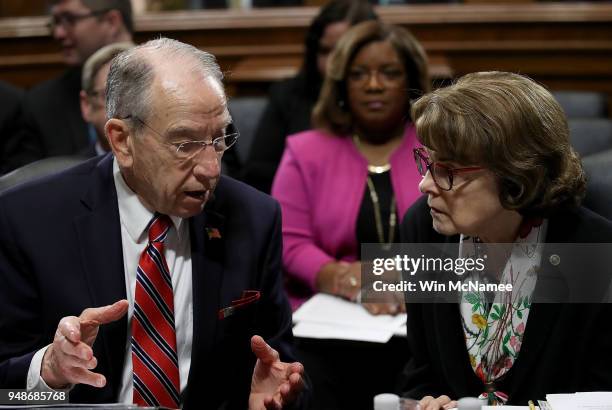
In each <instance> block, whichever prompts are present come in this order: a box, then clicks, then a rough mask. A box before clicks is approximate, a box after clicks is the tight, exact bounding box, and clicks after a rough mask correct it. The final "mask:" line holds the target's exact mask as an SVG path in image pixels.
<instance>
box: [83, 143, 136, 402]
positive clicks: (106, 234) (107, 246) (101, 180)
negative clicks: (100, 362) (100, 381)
mask: <svg viewBox="0 0 612 410" xmlns="http://www.w3.org/2000/svg"><path fill="white" fill-rule="evenodd" d="M112 163H113V157H112V155H107V156H106V157H105V158H104V159H103V160H102V161H100V162H99V163H98V165H97V166H96V167H95V169H94V170H93V171H92V176H91V184H90V189H89V191H88V192H87V194H86V195H85V196H84V197H83V198H82V203H83V205H84V206H85V207H86V208H88V209H89V210H90V212H88V213H86V214H85V215H83V216H79V217H77V218H75V219H74V226H75V229H76V233H77V237H78V239H79V243H80V244H81V246H80V251H81V263H82V266H83V271H84V272H85V275H86V280H87V283H88V285H89V289H88V290H89V294H90V298H91V300H92V301H93V304H94V306H104V305H109V304H112V303H114V302H116V301H118V300H121V299H125V298H126V290H125V274H124V268H123V249H122V242H121V227H120V221H119V208H118V205H117V193H116V191H115V184H114V180H113V175H112ZM92 307H93V306H92ZM126 331H127V319H126V317H125V316H124V317H123V318H122V319H121V320H119V321H117V322H114V323H110V324H107V325H104V326H102V327H101V329H100V333H99V335H98V339H97V341H96V344H95V345H94V348H103V349H104V351H105V352H104V353H106V357H108V358H109V360H108V365H109V367H110V369H109V374H110V377H108V380H109V381H110V383H109V385H111V386H110V388H111V390H112V394H113V395H112V400H116V398H117V395H118V388H119V381H120V380H121V373H122V369H123V359H124V352H125V341H126V337H127V334H126ZM100 345H101V346H100Z"/></svg>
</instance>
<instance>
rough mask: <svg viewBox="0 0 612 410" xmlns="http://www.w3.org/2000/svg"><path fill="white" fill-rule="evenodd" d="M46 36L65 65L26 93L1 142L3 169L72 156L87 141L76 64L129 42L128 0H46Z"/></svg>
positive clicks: (82, 148)
mask: <svg viewBox="0 0 612 410" xmlns="http://www.w3.org/2000/svg"><path fill="white" fill-rule="evenodd" d="M51 3H52V5H51V21H50V23H49V27H50V29H51V34H52V35H53V37H54V38H55V40H56V41H57V42H58V43H59V44H60V46H61V50H62V56H63V58H64V62H65V63H66V65H68V66H69V67H68V69H67V70H66V71H64V72H63V73H62V74H61V75H60V76H59V77H56V78H54V79H51V80H49V81H45V82H43V83H41V84H39V85H37V86H35V87H34V88H32V89H31V90H30V91H29V92H27V93H26V95H25V98H24V102H23V107H22V110H23V124H22V125H21V127H20V130H19V131H18V132H16V133H14V134H13V135H12V136H10V137H9V140H8V141H7V152H6V158H5V159H4V171H8V170H11V169H14V168H17V167H19V166H21V165H24V164H27V163H29V162H32V161H35V160H38V159H41V158H45V157H50V156H57V155H74V154H78V153H80V152H81V151H82V150H84V149H86V148H87V147H88V145H89V144H90V143H91V141H92V139H91V137H90V134H89V132H88V129H87V124H86V123H85V121H84V120H83V117H82V116H81V109H80V98H79V93H80V90H81V68H82V64H83V63H84V62H85V61H86V60H87V58H88V57H89V56H91V55H92V54H93V53H94V52H95V51H96V50H98V49H99V48H101V47H103V46H105V45H107V44H111V43H117V42H126V41H132V33H133V20H132V6H131V3H130V0H52V2H51Z"/></svg>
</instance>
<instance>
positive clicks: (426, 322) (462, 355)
mask: <svg viewBox="0 0 612 410" xmlns="http://www.w3.org/2000/svg"><path fill="white" fill-rule="evenodd" d="M401 234H402V241H403V242H405V243H417V242H422V243H437V242H448V243H451V242H456V241H457V239H458V237H457V236H455V237H452V238H448V237H444V236H442V235H439V234H437V233H436V232H435V231H434V230H433V229H432V220H431V215H430V214H429V208H428V207H427V203H426V198H425V197H423V198H421V199H420V200H419V201H417V202H416V203H415V204H414V205H413V206H412V208H410V209H409V210H408V212H407V213H406V216H405V217H404V221H403V223H402V226H401ZM546 242H547V243H566V242H567V243H581V242H582V243H596V242H605V243H609V242H612V223H611V222H609V221H608V220H606V219H604V218H602V217H600V216H599V215H597V214H594V213H592V212H590V211H588V210H587V209H585V208H580V209H579V210H577V211H574V212H569V211H568V212H560V213H559V214H558V215H555V216H553V217H551V218H550V219H549V224H548V231H547V235H546ZM545 249H546V248H545ZM543 261H545V262H544V264H545V263H546V262H547V261H548V259H547V258H546V250H545V254H544V257H543ZM563 262H564V261H563V258H562V263H563ZM568 262H570V263H573V262H575V263H577V264H584V266H585V267H584V270H580V269H578V270H574V272H579V273H580V274H581V275H584V277H585V278H587V277H588V276H589V275H590V273H589V271H588V268H587V267H586V266H587V265H588V261H568ZM538 282H540V281H539V280H538ZM538 286H540V283H538V285H536V292H538ZM606 289H607V288H606ZM604 291H605V289H604ZM406 309H407V312H408V339H409V343H410V347H411V349H412V350H411V351H412V359H411V361H410V362H409V363H408V365H407V366H406V368H405V371H404V380H403V383H402V384H403V386H402V388H403V395H405V396H408V397H414V398H419V399H420V398H422V397H423V396H426V395H432V396H439V395H441V394H446V395H448V396H450V397H451V398H453V399H458V398H461V397H476V396H478V395H479V394H480V393H482V392H484V387H483V384H482V383H481V382H480V380H479V379H478V378H477V377H476V375H475V373H474V371H473V370H472V367H471V366H470V362H469V357H468V354H467V349H466V346H465V339H464V336H463V330H462V326H461V319H460V313H459V308H458V305H457V304H451V303H446V304H410V303H409V304H408V305H407V306H406ZM610 317H612V305H610V304H554V303H545V304H539V303H534V304H533V305H532V307H531V311H530V314H529V319H528V322H527V328H526V330H525V335H524V340H523V343H522V347H521V350H520V353H519V357H518V359H517V360H516V361H515V363H514V366H513V367H512V369H511V370H509V371H508V373H507V374H506V376H505V377H504V378H503V380H502V381H501V382H499V383H498V389H499V390H501V391H503V392H505V393H507V394H508V395H509V404H520V405H524V404H525V403H526V402H527V400H534V399H545V395H546V394H547V393H573V392H576V391H592V390H612V372H611V371H610V369H612V326H610V325H609V321H610Z"/></svg>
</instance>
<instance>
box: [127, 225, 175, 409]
mask: <svg viewBox="0 0 612 410" xmlns="http://www.w3.org/2000/svg"><path fill="white" fill-rule="evenodd" d="M171 224H172V223H171V221H170V218H168V217H167V216H166V215H160V214H155V216H154V217H153V219H152V220H151V222H150V224H149V244H148V245H147V247H146V248H145V250H144V251H143V252H142V254H141V255H140V261H139V262H138V270H137V273H136V295H135V299H134V315H133V317H132V365H133V368H134V396H133V399H134V404H137V405H140V406H164V407H169V408H175V409H176V408H179V403H180V398H179V386H180V383H179V370H178V358H177V354H176V332H175V328H174V294H173V292H172V279H171V277H170V272H169V271H168V265H167V263H166V258H165V257H164V240H165V239H166V235H167V234H168V230H169V229H170V226H171Z"/></svg>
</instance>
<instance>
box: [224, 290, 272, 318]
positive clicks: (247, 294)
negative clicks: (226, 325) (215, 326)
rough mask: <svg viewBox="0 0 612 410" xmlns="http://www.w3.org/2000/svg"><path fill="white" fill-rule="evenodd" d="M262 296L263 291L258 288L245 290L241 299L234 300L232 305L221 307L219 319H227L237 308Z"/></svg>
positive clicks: (249, 303)
mask: <svg viewBox="0 0 612 410" xmlns="http://www.w3.org/2000/svg"><path fill="white" fill-rule="evenodd" d="M260 297H261V292H260V291H258V290H243V291H242V296H241V297H240V299H236V300H232V304H231V306H228V307H225V308H223V309H219V313H218V316H219V319H220V320H221V319H225V318H226V317H228V316H231V315H233V314H234V313H235V312H236V310H237V309H242V308H244V307H246V306H248V305H251V304H253V303H255V302H257V301H258V300H259V298H260Z"/></svg>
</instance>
